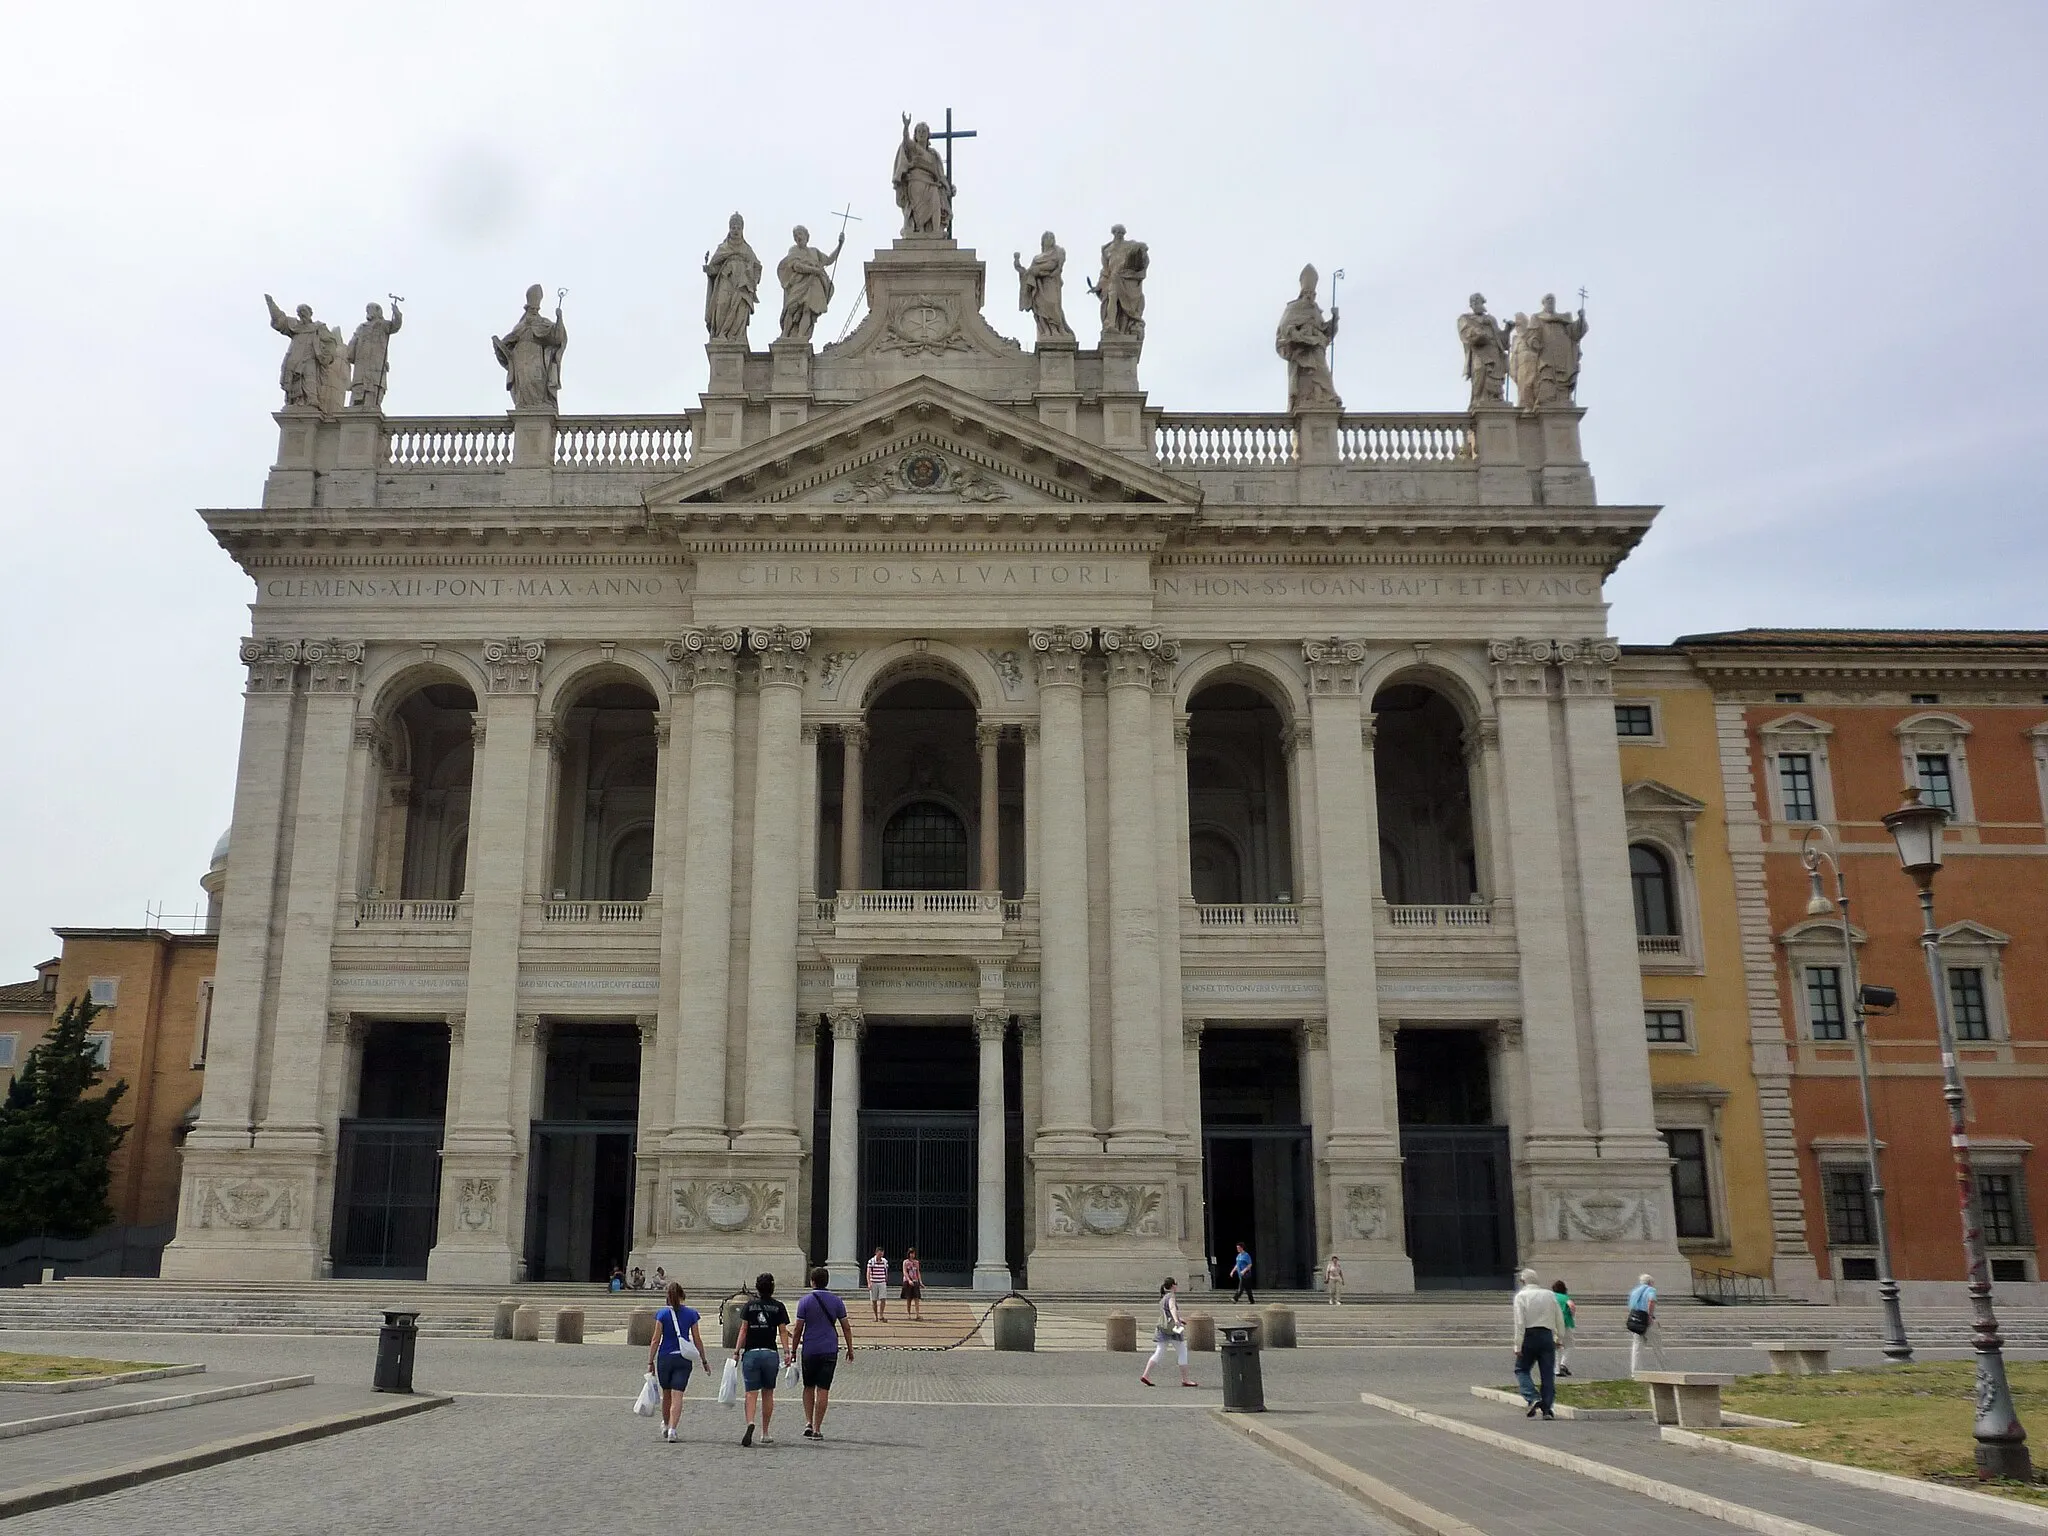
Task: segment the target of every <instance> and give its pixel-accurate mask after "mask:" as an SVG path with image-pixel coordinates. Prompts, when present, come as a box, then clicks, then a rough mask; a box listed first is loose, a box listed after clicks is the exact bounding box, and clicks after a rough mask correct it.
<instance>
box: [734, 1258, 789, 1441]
mask: <svg viewBox="0 0 2048 1536" xmlns="http://www.w3.org/2000/svg"><path fill="white" fill-rule="evenodd" d="M733 1358H734V1359H735V1360H737V1361H739V1363H740V1382H741V1384H742V1385H743V1386H744V1387H745V1388H746V1389H747V1428H746V1433H744V1434H742V1435H741V1436H740V1444H741V1445H752V1444H753V1443H754V1406H755V1403H756V1402H757V1401H758V1402H759V1404H760V1408H761V1443H762V1444H763V1445H773V1444H774V1443H775V1437H774V1436H773V1435H771V1434H770V1433H769V1432H768V1425H769V1422H770V1421H771V1420H772V1419H774V1417H775V1373H776V1372H777V1371H778V1370H779V1369H780V1368H781V1367H782V1364H783V1362H784V1361H786V1360H789V1359H791V1358H793V1357H792V1356H791V1354H790V1347H789V1309H788V1308H787V1307H785V1306H783V1304H782V1303H781V1302H779V1301H777V1300H776V1299H775V1277H774V1276H773V1275H760V1276H757V1277H756V1278H755V1280H754V1294H753V1295H752V1296H749V1297H748V1298H747V1299H746V1300H745V1301H743V1302H741V1303H740V1345H739V1348H738V1349H736V1350H734V1351H733Z"/></svg>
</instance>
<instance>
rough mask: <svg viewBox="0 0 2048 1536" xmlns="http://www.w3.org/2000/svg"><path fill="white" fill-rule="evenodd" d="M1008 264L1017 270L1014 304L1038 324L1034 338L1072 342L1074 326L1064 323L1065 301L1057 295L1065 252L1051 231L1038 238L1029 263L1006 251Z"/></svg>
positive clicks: (1016, 253)
mask: <svg viewBox="0 0 2048 1536" xmlns="http://www.w3.org/2000/svg"><path fill="white" fill-rule="evenodd" d="M1010 264H1011V265H1012V266H1014V267H1015V268H1016V269H1017V307H1018V308H1019V309H1021V310H1023V311H1024V312H1025V313H1027V314H1029V315H1030V316H1031V318H1032V319H1033V320H1035V321H1036V322H1037V323H1038V339H1039V340H1040V341H1072V340H1073V339H1074V329H1073V327H1072V326H1070V325H1068V324H1067V310H1066V303H1065V301H1064V300H1063V299H1062V297H1061V295H1060V284H1061V280H1062V278H1063V275H1064V274H1065V272H1066V269H1067V253H1066V252H1065V251H1063V250H1062V249H1060V247H1059V245H1058V244H1057V243H1056V242H1055V241H1054V240H1053V237H1052V231H1051V230H1049V229H1048V230H1047V231H1046V232H1045V233H1044V235H1042V236H1041V237H1040V238H1039V241H1038V254H1037V255H1036V256H1034V257H1032V258H1031V265H1030V266H1028V267H1027V266H1025V265H1024V255H1023V253H1022V252H1021V251H1012V252H1011V253H1010Z"/></svg>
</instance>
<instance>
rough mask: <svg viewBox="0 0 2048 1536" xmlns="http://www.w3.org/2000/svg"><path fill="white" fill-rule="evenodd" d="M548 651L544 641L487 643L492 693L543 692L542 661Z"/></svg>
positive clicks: (485, 649) (485, 661)
mask: <svg viewBox="0 0 2048 1536" xmlns="http://www.w3.org/2000/svg"><path fill="white" fill-rule="evenodd" d="M547 651H548V645H547V642H546V641H545V640H521V639H519V638H518V637H517V636H514V637H513V638H512V639H510V640H486V641H485V642H484V670H485V672H486V674H487V681H486V683H485V687H486V688H487V689H488V691H490V692H491V693H538V692H540V659H541V657H543V656H545V655H546V654H547Z"/></svg>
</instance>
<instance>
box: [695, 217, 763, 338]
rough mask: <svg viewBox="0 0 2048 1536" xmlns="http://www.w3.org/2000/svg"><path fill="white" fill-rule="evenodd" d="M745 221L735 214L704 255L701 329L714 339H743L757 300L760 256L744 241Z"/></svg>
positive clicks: (752, 316)
mask: <svg viewBox="0 0 2048 1536" xmlns="http://www.w3.org/2000/svg"><path fill="white" fill-rule="evenodd" d="M746 227H747V226H746V221H745V220H744V219H742V218H741V217H740V216H739V215H738V214H734V215H733V216H732V218H731V219H729V220H728V221H727V223H726V227H725V238H724V239H723V240H721V241H719V243H718V249H717V250H715V251H712V252H710V253H709V254H707V255H706V256H705V258H704V275H705V277H707V278H709V279H710V283H709V286H708V287H707V288H706V289H705V292H704V329H705V332H706V333H707V334H708V335H709V336H710V338H711V339H712V340H713V341H745V340H746V339H747V326H748V324H749V323H750V322H751V321H752V320H753V318H754V306H755V305H756V304H757V303H759V302H760V295H759V293H758V291H757V290H758V287H759V284H760V282H761V258H760V257H758V256H756V255H755V254H754V248H753V247H752V246H751V245H749V244H747V235H746Z"/></svg>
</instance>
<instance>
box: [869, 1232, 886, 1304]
mask: <svg viewBox="0 0 2048 1536" xmlns="http://www.w3.org/2000/svg"><path fill="white" fill-rule="evenodd" d="M868 1306H869V1308H870V1309H871V1310H872V1311H873V1312H874V1314H875V1321H876V1322H878V1323H880V1322H886V1321H887V1320H888V1315H889V1256H888V1255H887V1254H886V1253H884V1252H882V1245H881V1244H880V1243H877V1244H875V1251H874V1252H873V1253H871V1254H870V1255H868Z"/></svg>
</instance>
